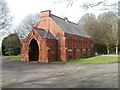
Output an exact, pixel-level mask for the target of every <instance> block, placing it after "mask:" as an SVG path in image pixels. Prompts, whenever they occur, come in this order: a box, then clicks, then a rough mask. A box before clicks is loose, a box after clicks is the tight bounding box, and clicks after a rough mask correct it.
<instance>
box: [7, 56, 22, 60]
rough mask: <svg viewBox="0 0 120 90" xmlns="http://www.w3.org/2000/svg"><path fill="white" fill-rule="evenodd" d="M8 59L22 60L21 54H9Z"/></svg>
mask: <svg viewBox="0 0 120 90" xmlns="http://www.w3.org/2000/svg"><path fill="white" fill-rule="evenodd" d="M7 59H10V60H18V61H20V60H21V56H9V57H7Z"/></svg>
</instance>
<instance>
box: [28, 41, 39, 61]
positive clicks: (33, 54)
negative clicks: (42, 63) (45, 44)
mask: <svg viewBox="0 0 120 90" xmlns="http://www.w3.org/2000/svg"><path fill="white" fill-rule="evenodd" d="M38 60H39V46H38V43H37V41H36V40H35V39H32V40H31V42H30V45H29V61H38Z"/></svg>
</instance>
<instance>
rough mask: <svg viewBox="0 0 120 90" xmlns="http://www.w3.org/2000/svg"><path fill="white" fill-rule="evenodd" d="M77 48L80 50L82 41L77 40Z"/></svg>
mask: <svg viewBox="0 0 120 90" xmlns="http://www.w3.org/2000/svg"><path fill="white" fill-rule="evenodd" d="M76 48H77V49H80V40H77V41H76Z"/></svg>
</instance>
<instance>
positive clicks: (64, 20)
mask: <svg viewBox="0 0 120 90" xmlns="http://www.w3.org/2000/svg"><path fill="white" fill-rule="evenodd" d="M51 15H52V16H55V17H57V18H60V19H62V20H64V21H65V19H64V18H62V17H59V16H56V15H54V14H51ZM67 22H69V23H73V24H75V25H78V24H77V23H75V22H72V21H69V20H67Z"/></svg>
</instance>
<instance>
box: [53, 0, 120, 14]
mask: <svg viewBox="0 0 120 90" xmlns="http://www.w3.org/2000/svg"><path fill="white" fill-rule="evenodd" d="M78 1H81V2H78ZM63 2H67V5H66V8H67V7H70V6H73V5H74V3H75V2H78V4H79V6H80V7H82V8H83V9H85V10H88V9H90V8H94V7H97V6H100V5H101V7H103V8H102V10H112V11H114V12H115V13H116V14H118V13H119V12H118V9H119V10H120V7H118V4H120V2H115V3H111V4H109V3H108V2H109V0H99V1H97V2H96V1H87V2H86V1H84V2H83V1H82V0H58V1H56V2H55V3H56V4H59V3H63ZM81 3H82V4H81Z"/></svg>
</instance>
